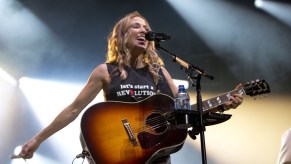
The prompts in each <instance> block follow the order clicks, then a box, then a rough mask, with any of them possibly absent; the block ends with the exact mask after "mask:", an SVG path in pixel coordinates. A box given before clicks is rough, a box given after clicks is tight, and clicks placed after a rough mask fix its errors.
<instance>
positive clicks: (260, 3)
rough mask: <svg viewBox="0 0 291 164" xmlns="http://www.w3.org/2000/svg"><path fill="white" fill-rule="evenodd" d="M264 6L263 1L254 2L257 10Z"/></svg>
mask: <svg viewBox="0 0 291 164" xmlns="http://www.w3.org/2000/svg"><path fill="white" fill-rule="evenodd" d="M263 4H264V1H263V0H255V6H256V7H257V8H261V7H262V6H263Z"/></svg>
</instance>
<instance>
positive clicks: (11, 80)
mask: <svg viewBox="0 0 291 164" xmlns="http://www.w3.org/2000/svg"><path fill="white" fill-rule="evenodd" d="M0 78H2V79H3V80H5V81H7V82H8V83H10V84H11V85H13V86H15V85H16V84H17V82H16V80H15V79H14V78H13V77H12V76H10V75H9V74H8V73H7V72H6V71H4V70H3V69H2V68H0Z"/></svg>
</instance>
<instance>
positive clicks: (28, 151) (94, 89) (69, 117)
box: [19, 64, 108, 158]
mask: <svg viewBox="0 0 291 164" xmlns="http://www.w3.org/2000/svg"><path fill="white" fill-rule="evenodd" d="M107 77H108V73H107V68H106V65H105V64H102V65H99V66H98V67H96V68H95V69H94V71H93V72H92V73H91V75H90V77H89V79H88V81H87V83H86V85H85V86H84V88H83V89H82V91H81V92H80V93H79V95H78V96H77V97H76V99H75V100H74V101H73V102H72V103H71V104H70V105H69V106H67V107H66V108H65V109H64V110H63V111H62V112H61V113H60V114H59V115H58V116H57V117H56V118H55V119H54V120H53V122H52V123H51V124H50V125H48V126H47V127H46V128H45V129H43V130H42V131H41V132H40V133H38V134H37V135H35V136H34V137H33V138H32V139H31V140H29V141H28V142H26V143H25V144H24V145H23V146H22V150H21V152H20V154H19V155H20V156H21V157H23V158H32V156H33V153H34V151H35V150H36V149H37V148H38V147H39V145H40V144H41V143H42V142H43V141H44V140H46V139H47V138H48V137H50V136H51V135H53V134H54V133H56V132H57V131H59V130H61V129H62V128H64V127H65V126H67V125H68V124H69V123H71V122H72V121H74V120H75V119H76V118H77V117H78V115H79V114H80V112H81V111H82V110H83V109H84V108H85V107H86V106H87V105H88V104H89V103H90V102H91V101H92V100H93V99H94V98H95V97H96V95H97V94H98V93H99V92H100V91H101V89H102V88H103V87H104V83H105V80H106V78H107Z"/></svg>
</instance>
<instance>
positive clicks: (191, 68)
mask: <svg viewBox="0 0 291 164" xmlns="http://www.w3.org/2000/svg"><path fill="white" fill-rule="evenodd" d="M155 46H156V48H157V49H161V50H163V51H165V52H166V53H167V54H169V55H171V56H172V60H173V62H177V63H179V64H180V65H181V66H182V67H184V68H185V69H186V70H187V71H188V73H190V74H188V76H189V75H190V77H191V76H192V72H193V71H196V72H197V73H198V74H200V75H202V76H204V77H206V78H208V79H210V80H213V79H214V76H212V75H211V74H209V73H207V72H206V71H204V70H203V69H201V68H199V67H198V66H196V65H194V64H191V63H189V62H188V61H186V60H184V59H182V58H180V57H178V56H177V55H175V54H173V53H171V52H169V51H168V50H166V49H165V48H163V47H162V46H161V45H160V44H159V43H158V42H155ZM191 79H193V77H191Z"/></svg>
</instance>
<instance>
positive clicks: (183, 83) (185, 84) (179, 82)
mask: <svg viewBox="0 0 291 164" xmlns="http://www.w3.org/2000/svg"><path fill="white" fill-rule="evenodd" d="M173 81H174V84H175V85H176V86H177V87H178V86H179V85H184V87H185V89H188V88H189V82H188V81H187V80H179V79H173Z"/></svg>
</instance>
